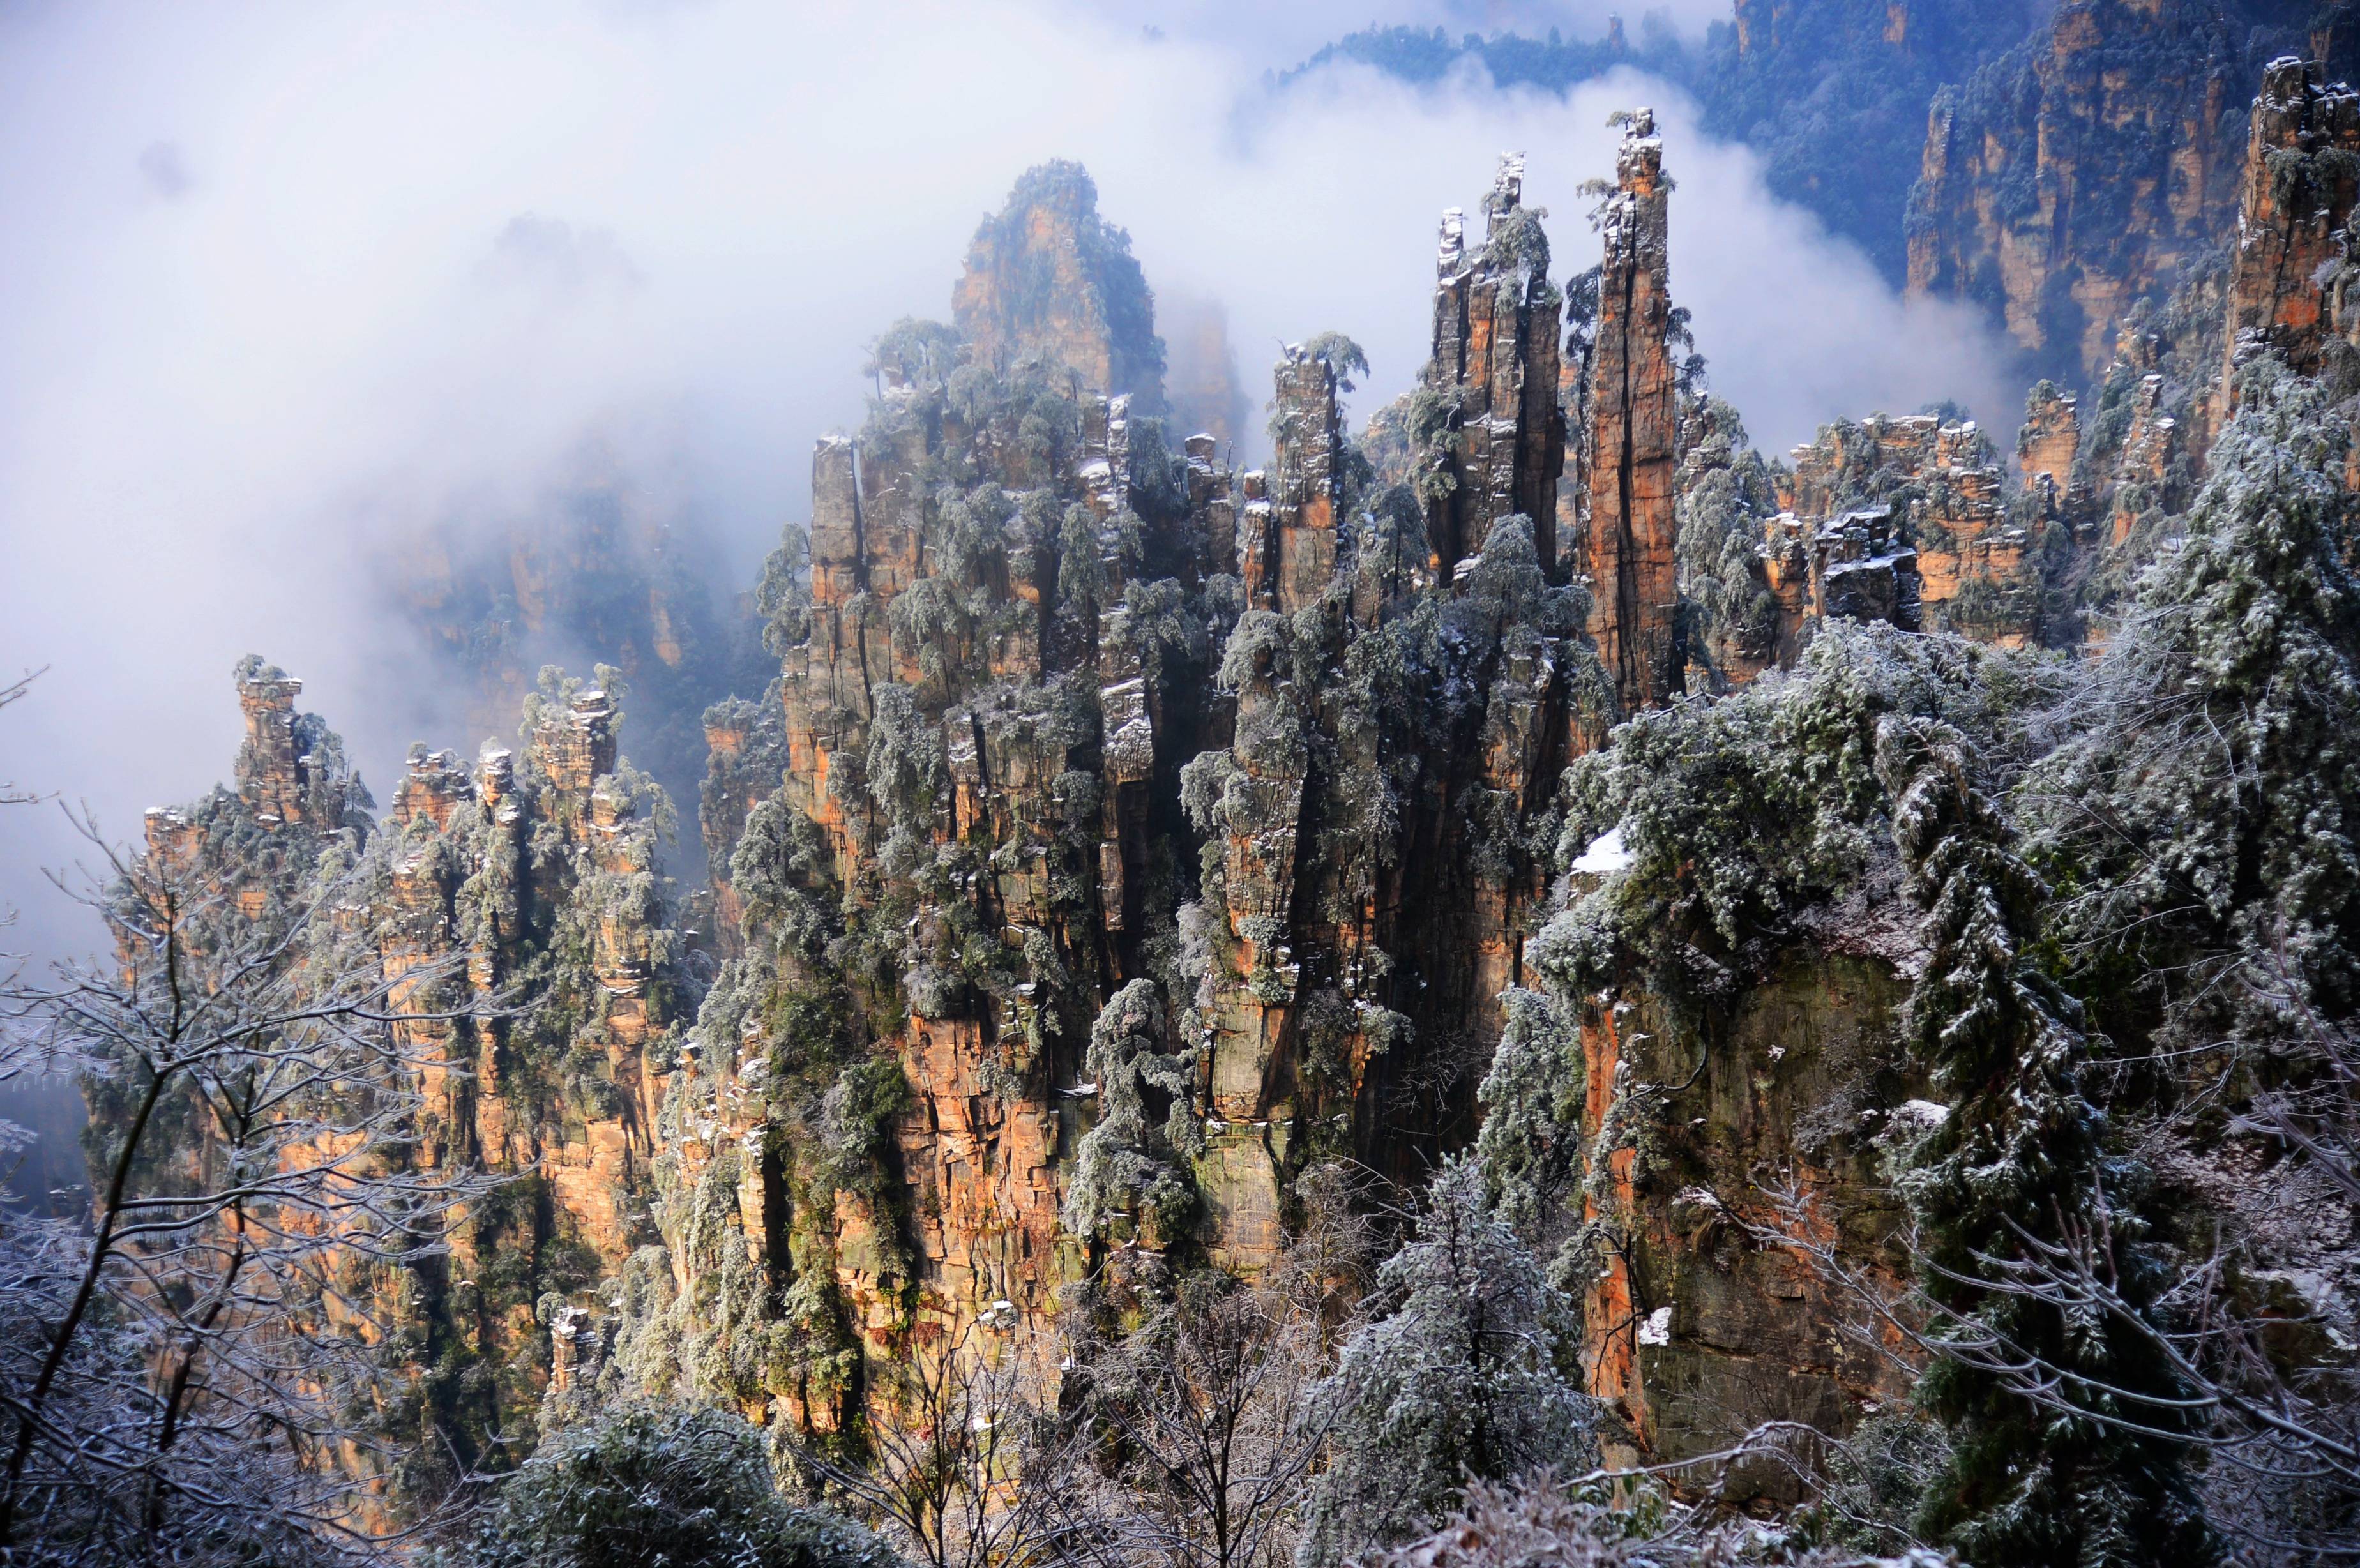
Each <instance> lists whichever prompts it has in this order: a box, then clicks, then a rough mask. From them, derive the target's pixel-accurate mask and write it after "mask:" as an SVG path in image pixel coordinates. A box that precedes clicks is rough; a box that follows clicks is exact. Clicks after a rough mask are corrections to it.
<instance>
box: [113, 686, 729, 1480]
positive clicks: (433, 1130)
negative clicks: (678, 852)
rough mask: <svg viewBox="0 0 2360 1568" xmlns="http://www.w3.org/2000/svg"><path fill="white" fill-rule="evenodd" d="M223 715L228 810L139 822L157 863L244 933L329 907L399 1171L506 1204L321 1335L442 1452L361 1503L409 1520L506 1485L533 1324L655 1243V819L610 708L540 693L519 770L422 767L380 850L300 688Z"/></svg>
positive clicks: (326, 956) (422, 1257)
mask: <svg viewBox="0 0 2360 1568" xmlns="http://www.w3.org/2000/svg"><path fill="white" fill-rule="evenodd" d="M606 673H607V674H609V675H613V674H615V673H616V672H614V671H611V670H610V671H607V672H606ZM236 690H237V696H238V699H239V702H240V705H241V706H242V707H243V708H244V709H245V711H246V721H247V736H246V743H245V745H244V746H243V747H242V748H241V749H240V752H239V754H238V758H237V767H236V775H237V780H238V784H239V789H238V791H237V792H236V793H232V792H230V791H227V790H216V791H214V792H213V794H212V795H211V796H208V797H207V798H205V799H204V800H201V801H198V802H195V803H193V804H191V805H190V806H187V807H183V808H180V809H177V810H164V809H158V810H156V811H150V812H149V813H148V818H147V828H148V853H149V854H150V855H155V856H158V857H163V858H168V859H170V860H172V861H174V862H176V863H178V864H180V865H182V866H192V867H193V868H195V869H196V870H197V871H198V872H199V873H200V874H201V875H202V877H204V878H205V879H206V880H208V881H212V882H216V883H218V884H219V885H221V886H223V887H225V888H226V889H230V890H233V891H234V894H235V903H236V908H237V910H238V913H239V914H240V916H241V917H242V918H245V919H247V920H257V921H273V920H282V919H284V918H286V915H287V912H288V911H289V910H292V909H301V908H308V907H309V906H310V905H311V903H312V901H314V900H317V899H319V898H322V897H323V896H324V897H327V898H330V899H332V900H333V901H332V902H331V903H328V904H326V905H323V906H322V907H321V908H319V909H317V910H316V911H314V917H313V919H314V923H313V925H311V926H310V927H307V928H305V929H306V930H307V931H309V932H310V935H309V936H307V937H306V939H305V940H306V941H307V942H316V943H319V944H322V948H320V949H314V948H306V949H304V950H302V957H303V960H304V962H307V963H308V962H312V961H317V962H318V963H319V964H323V965H347V964H358V965H361V966H363V972H364V973H366V966H367V965H370V964H374V965H375V966H376V967H377V972H378V973H380V974H381V975H382V977H383V979H384V981H385V983H386V985H387V986H388V991H387V996H388V1003H389V1007H390V1010H391V1012H392V1015H393V1018H392V1020H391V1024H390V1027H391V1028H392V1029H393V1031H394V1034H395V1036H396V1038H397V1039H398V1040H399V1042H400V1043H401V1045H402V1046H403V1048H404V1050H405V1051H406V1052H407V1053H408V1054H409V1055H410V1058H411V1059H412V1061H413V1062H415V1064H416V1070H417V1072H418V1074H419V1082H420V1088H421V1093H422V1098H423V1102H424V1114H423V1116H421V1119H420V1122H419V1125H418V1126H417V1127H416V1128H415V1129H414V1131H415V1135H416V1136H415V1141H414V1143H413V1144H412V1145H411V1146H410V1147H409V1148H408V1149H406V1150H392V1151H388V1157H389V1158H406V1159H409V1160H414V1161H415V1162H416V1163H417V1164H418V1165H420V1166H421V1167H423V1168H426V1169H431V1170H451V1169H460V1170H480V1171H492V1172H497V1173H499V1174H502V1175H505V1176H507V1177H509V1178H511V1180H510V1181H508V1182H506V1183H504V1184H502V1185H501V1186H499V1187H497V1188H496V1189H494V1190H493V1191H492V1192H490V1193H489V1194H488V1195H487V1196H486V1197H485V1198H483V1199H482V1200H480V1201H477V1202H475V1203H473V1204H472V1205H471V1206H470V1207H469V1208H468V1209H466V1210H465V1211H463V1212H461V1213H459V1214H455V1215H454V1216H453V1224H452V1225H450V1227H449V1229H448V1231H447V1234H446V1236H445V1237H444V1239H445V1241H446V1242H447V1244H448V1246H447V1252H444V1253H441V1254H437V1253H432V1252H421V1253H420V1254H419V1255H418V1256H417V1258H415V1259H414V1260H413V1261H411V1262H410V1263H407V1264H403V1265H399V1266H396V1265H395V1264H393V1263H390V1262H387V1263H382V1264H380V1265H378V1266H374V1267H372V1268H370V1269H363V1270H359V1271H356V1273H355V1276H354V1278H353V1279H352V1280H351V1281H350V1282H348V1284H347V1287H346V1288H347V1289H348V1290H351V1291H352V1292H353V1299H352V1300H351V1301H349V1302H348V1303H345V1304H343V1305H338V1306H333V1307H332V1308H331V1309H330V1310H331V1311H332V1312H335V1313H337V1314H339V1315H340V1316H339V1321H349V1322H351V1323H355V1324H366V1333H367V1334H369V1336H370V1337H371V1338H372V1339H373V1340H375V1341H377V1343H379V1344H380V1345H381V1346H382V1355H383V1359H382V1363H381V1366H382V1377H381V1380H380V1382H379V1384H378V1386H377V1388H376V1390H375V1394H376V1399H377V1409H376V1416H377V1422H378V1424H379V1427H380V1429H381V1430H382V1431H383V1432H386V1433H388V1435H394V1436H398V1437H399V1438H400V1439H401V1440H402V1441H403V1442H405V1443H416V1442H417V1441H418V1440H419V1439H420V1437H421V1434H422V1433H426V1432H432V1433H433V1434H435V1435H434V1437H433V1440H432V1442H431V1443H428V1444H427V1445H426V1447H425V1448H423V1449H421V1450H420V1451H418V1452H417V1453H416V1454H412V1455H411V1456H410V1458H409V1459H408V1460H406V1461H405V1468H404V1470H403V1472H402V1474H401V1475H399V1476H387V1475H377V1476H376V1477H375V1478H374V1479H373V1480H371V1482H370V1483H369V1484H370V1486H372V1488H374V1489H375V1490H377V1491H378V1492H380V1493H384V1492H385V1491H386V1488H387V1487H388V1486H391V1488H392V1491H391V1494H390V1495H392V1496H395V1497H418V1496H421V1495H424V1494H429V1493H432V1492H433V1491H435V1490H437V1489H439V1488H440V1487H441V1486H446V1485H448V1484H450V1483H451V1482H452V1481H453V1480H455V1479H456V1476H455V1475H453V1474H451V1473H448V1472H447V1471H446V1470H445V1469H444V1461H445V1460H446V1459H448V1460H451V1461H454V1462H455V1463H456V1464H457V1465H461V1466H463V1467H469V1468H474V1467H486V1466H488V1467H492V1468H497V1467H499V1466H501V1465H505V1464H510V1463H513V1462H515V1460H516V1459H517V1458H518V1457H519V1455H517V1454H515V1452H514V1450H513V1448H512V1447H511V1446H508V1443H509V1434H512V1433H513V1432H514V1431H515V1430H516V1428H517V1425H518V1423H519V1422H520V1421H529V1420H530V1417H531V1415H532V1412H533V1411H534V1410H536V1409H537V1408H538V1407H539V1405H540V1403H541V1399H542V1397H543V1392H544V1388H545V1386H546V1383H547V1372H548V1366H549V1364H548V1362H547V1360H546V1357H545V1356H544V1354H543V1352H544V1345H543V1342H542V1340H541V1321H542V1320H541V1318H539V1317H537V1315H536V1313H537V1309H538V1308H539V1306H540V1305H541V1302H542V1301H543V1298H544V1297H545V1296H546V1295H547V1294H548V1293H549V1292H551V1291H552V1290H554V1291H558V1292H561V1293H563V1292H570V1291H575V1290H582V1289H583V1288H585V1287H586V1286H588V1285H589V1284H591V1283H593V1282H594V1281H595V1280H596V1279H598V1278H600V1277H601V1275H603V1274H606V1273H607V1272H609V1271H610V1270H611V1269H613V1268H615V1267H616V1266H617V1265H618V1264H619V1263H620V1262H621V1261H622V1260H623V1259H625V1258H628V1257H629V1256H630V1255H631V1253H632V1252H633V1250H634V1249H635V1248H637V1247H643V1246H647V1245H649V1244H651V1243H655V1242H657V1241H658V1240H659V1239H660V1235H659V1230H658V1227H657V1225H656V1224H655V1218H654V1205H655V1203H656V1201H657V1199H658V1196H659V1194H658V1190H657V1188H658V1183H657V1181H656V1173H655V1164H656V1159H657V1155H658V1148H657V1141H656V1137H655V1117H656V1109H657V1107H658V1105H660V1104H661V1101H662V1099H663V1092H662V1091H663V1083H664V1079H665V1076H666V1074H667V1073H670V1072H671V1071H672V1064H673V1061H674V1053H675V1051H676V1049H677V1044H678V1036H677V1030H676V1027H675V1026H676V1024H677V1023H678V1021H679V1020H680V1018H681V1017H682V1014H683V1009H684V1008H685V1007H687V1006H689V1005H690V1003H691V1002H692V1000H693V998H692V997H691V996H689V995H688V993H689V991H690V990H691V985H690V981H689V976H688V975H687V974H686V972H685V971H684V969H683V964H682V960H683V946H682V943H681V942H680V940H679V938H678V936H677V933H676V932H675V931H674V930H673V927H672V920H671V916H670V912H669V910H668V909H667V907H666V902H665V898H664V889H663V884H662V882H661V875H660V871H659V868H658V866H657V864H656V858H655V848H656V841H657V837H658V831H659V819H661V817H662V816H663V815H664V812H665V810H666V808H664V807H663V805H662V804H661V792H660V791H659V790H657V789H655V787H654V786H653V785H652V784H651V783H650V781H649V780H648V779H646V778H645V776H644V775H640V774H639V773H637V772H636V771H635V770H633V769H631V768H629V767H628V765H627V764H624V763H622V762H621V761H620V760H619V759H618V757H617V752H616V746H615V727H616V724H617V720H618V718H619V713H618V711H617V702H616V699H615V695H614V694H613V692H612V691H610V690H609V689H606V688H604V687H596V686H585V684H584V683H582V682H580V681H561V680H560V679H559V678H558V677H557V676H556V674H555V673H554V672H552V673H551V675H550V676H549V678H548V680H547V681H546V682H545V683H544V688H543V690H542V691H540V692H538V693H536V694H535V696H534V697H533V699H532V700H531V701H530V702H529V703H528V704H527V716H526V724H525V732H524V737H523V746H522V749H521V755H520V756H519V754H518V753H515V752H511V751H510V750H509V749H508V748H506V747H502V746H497V745H491V744H488V743H487V744H486V747H485V749H484V751H483V753H482V755H481V757H479V758H478V760H477V762H476V764H475V767H474V768H472V769H471V768H468V767H466V766H464V764H462V763H461V762H460V760H459V758H458V757H457V756H456V755H455V754H454V753H453V752H450V751H435V750H430V749H428V748H427V747H425V746H416V747H413V748H412V750H411V752H410V758H409V762H408V766H407V768H406V770H405V773H404V776H403V778H402V779H401V780H400V782H399V785H398V786H397V788H396V789H395V791H394V798H393V807H392V811H391V812H390V814H389V815H388V818H387V819H386V820H385V821H384V822H382V823H374V822H371V821H370V820H369V818H368V816H367V814H366V807H367V805H368V796H367V792H366V790H365V789H363V788H362V787H361V785H360V782H359V780H358V779H356V778H355V777H354V776H353V775H352V774H351V773H350V771H349V769H348V768H346V766H345V764H344V757H343V750H342V746H341V743H340V742H339V741H338V740H337V738H336V736H335V735H334V734H333V732H332V731H330V730H329V729H328V728H327V726H326V725H325V724H323V723H322V721H321V720H320V719H319V718H318V717H317V716H316V715H313V714H309V713H299V712H297V711H296V710H295V707H294V703H295V701H296V699H297V697H298V695H299V694H300V691H301V690H302V683H301V681H298V680H296V679H294V678H293V677H291V676H289V675H286V674H285V673H284V672H282V671H280V670H278V669H276V668H275V667H272V666H268V665H266V664H264V663H262V661H261V660H259V659H246V660H245V661H244V662H242V663H241V664H240V665H239V667H238V669H237V672H236ZM322 877H325V878H331V880H325V881H323V880H320V878H322ZM349 1460H350V1463H352V1464H353V1465H355V1468H357V1469H359V1470H362V1471H371V1470H373V1469H374V1468H375V1463H374V1461H373V1460H370V1459H369V1458H367V1457H366V1456H365V1455H360V1454H355V1455H352V1456H349Z"/></svg>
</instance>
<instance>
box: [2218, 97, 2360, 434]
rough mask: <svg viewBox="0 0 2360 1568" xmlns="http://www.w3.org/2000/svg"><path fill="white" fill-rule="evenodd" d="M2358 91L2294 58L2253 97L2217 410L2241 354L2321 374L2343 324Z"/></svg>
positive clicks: (2355, 188) (2359, 131)
mask: <svg viewBox="0 0 2360 1568" xmlns="http://www.w3.org/2000/svg"><path fill="white" fill-rule="evenodd" d="M2355 151H2360V94H2355V93H2354V92H2353V91H2352V89H2350V88H2349V87H2346V86H2344V85H2343V84H2342V83H2340V82H2339V83H2337V84H2335V85H2333V86H2327V85H2325V84H2323V83H2322V81H2321V70H2320V68H2319V67H2318V66H2316V65H2312V64H2307V63H2305V62H2304V61H2302V60H2298V59H2296V58H2295V57H2294V56H2292V55H2287V56H2283V57H2281V58H2279V59H2278V60H2272V61H2271V62H2270V63H2269V67H2268V69H2267V71H2265V72H2264V73H2263V76H2262V94H2261V96H2260V97H2258V98H2256V99H2255V100H2254V118H2253V131H2252V139H2251V141H2250V142H2249V143H2248V145H2247V147H2246V152H2245V192H2244V196H2243V200H2242V201H2241V203H2240V205H2239V208H2238V217H2237V245H2236V250H2235V252H2234V254H2233V256H2231V258H2230V264H2229V320H2228V332H2227V334H2226V335H2227V337H2228V343H2229V348H2228V353H2229V363H2228V365H2227V366H2226V367H2225V369H2226V372H2227V374H2224V376H2223V399H2224V401H2223V408H2224V409H2225V408H2226V406H2227V405H2226V401H2225V399H2226V397H2227V396H2228V395H2229V391H2230V388H2231V387H2232V386H2233V381H2232V377H2233V376H2234V371H2235V368H2236V364H2237V360H2238V358H2239V355H2240V354H2241V353H2251V352H2253V351H2254V350H2255V349H2256V348H2257V347H2263V346H2267V347H2268V348H2272V349H2275V350H2277V351H2278V353H2279V354H2282V355H2284V356H2285V358H2286V361H2287V364H2288V365H2289V366H2291V367H2292V368H2293V369H2294V370H2295V371H2296V372H2298V373H2299V374H2301V375H2305V376H2310V375H2314V374H2316V373H2317V372H2318V370H2319V368H2320V365H2321V362H2322V356H2323V355H2324V354H2325V351H2326V348H2327V343H2328V340H2329V339H2330V338H2332V337H2333V336H2334V335H2335V334H2336V332H2337V331H2338V329H2339V327H2342V326H2344V324H2345V322H2344V317H2345V315H2346V308H2345V307H2344V304H2343V299H2344V279H2343V278H2342V277H2341V276H2339V275H2340V274H2341V273H2342V272H2343V270H2344V267H2343V262H2344V253H2345V250H2346V248H2347V242H2346V238H2345V233H2344V229H2345V225H2346V224H2347V223H2349V222H2350V221H2351V217H2352V210H2353V206H2354V204H2355V200H2360V180H2355V177H2354V175H2353V174H2352V172H2351V169H2352V164H2351V161H2350V159H2349V158H2322V157H2321V156H2319V155H2320V154H2322V153H2345V154H2349V153H2352V152H2355Z"/></svg>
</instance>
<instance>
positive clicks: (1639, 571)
mask: <svg viewBox="0 0 2360 1568" xmlns="http://www.w3.org/2000/svg"><path fill="white" fill-rule="evenodd" d="M1668 194H1669V192H1668V191H1667V189H1666V182H1665V180H1664V144H1663V143H1662V142H1661V141H1660V140H1658V139H1657V138H1656V136H1655V116H1654V114H1651V113H1650V112H1649V111H1647V110H1644V109H1642V110H1639V111H1638V112H1637V114H1635V115H1634V116H1633V120H1632V122H1631V125H1630V127H1629V129H1628V131H1627V132H1626V133H1625V135H1624V136H1623V138H1622V151H1621V153H1620V154H1619V155H1618V157H1617V158H1616V160H1615V194H1614V195H1613V197H1612V198H1611V199H1610V200H1609V201H1608V203H1607V206H1606V212H1605V220H1604V231H1605V235H1606V259H1605V262H1604V268H1603V271H1602V272H1601V276H1600V279H1599V297H1598V340H1597V348H1596V351H1595V357H1594V359H1593V361H1592V365H1591V371H1590V430H1589V436H1588V442H1587V446H1588V464H1587V467H1588V472H1589V479H1590V517H1589V549H1588V551H1587V555H1588V560H1589V566H1590V578H1591V581H1592V589H1591V592H1592V593H1593V594H1594V596H1595V600H1596V604H1595V608H1594V610H1593V611H1592V615H1591V620H1590V635H1591V637H1593V638H1594V640H1595V641H1596V642H1597V645H1598V652H1599V657H1600V658H1601V659H1604V660H1605V663H1606V669H1607V671H1608V674H1609V675H1610V677H1611V678H1612V681H1613V682H1614V691H1615V695H1616V697H1617V698H1618V699H1619V701H1620V702H1621V703H1622V709H1623V711H1624V712H1626V713H1629V712H1633V711H1635V710H1637V709H1640V708H1647V707H1653V706H1655V705H1656V704H1657V703H1660V702H1664V701H1665V700H1666V698H1668V697H1671V696H1672V695H1674V694H1676V693H1677V691H1679V690H1680V669H1679V665H1680V660H1679V657H1678V650H1677V648H1676V646H1675V638H1676V634H1677V616H1678V605H1679V587H1678V583H1677V579H1676V576H1675V572H1674V565H1673V558H1672V550H1673V545H1674V543H1675V541H1676V539H1677V528H1678V524H1677V519H1676V517H1675V515H1674V507H1673V498H1672V470H1673V463H1674V450H1673V436H1674V430H1675V425H1674V414H1675V409H1674V396H1673V395H1674V390H1675V384H1674V381H1673V376H1672V356H1671V349H1670V346H1669V344H1668V343H1667V342H1666V332H1667V331H1668V329H1669V326H1670V316H1671V297H1670V294H1669V291H1668V289H1667V285H1666V273H1667V270H1668V259H1667V256H1666V202H1667V198H1668Z"/></svg>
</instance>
